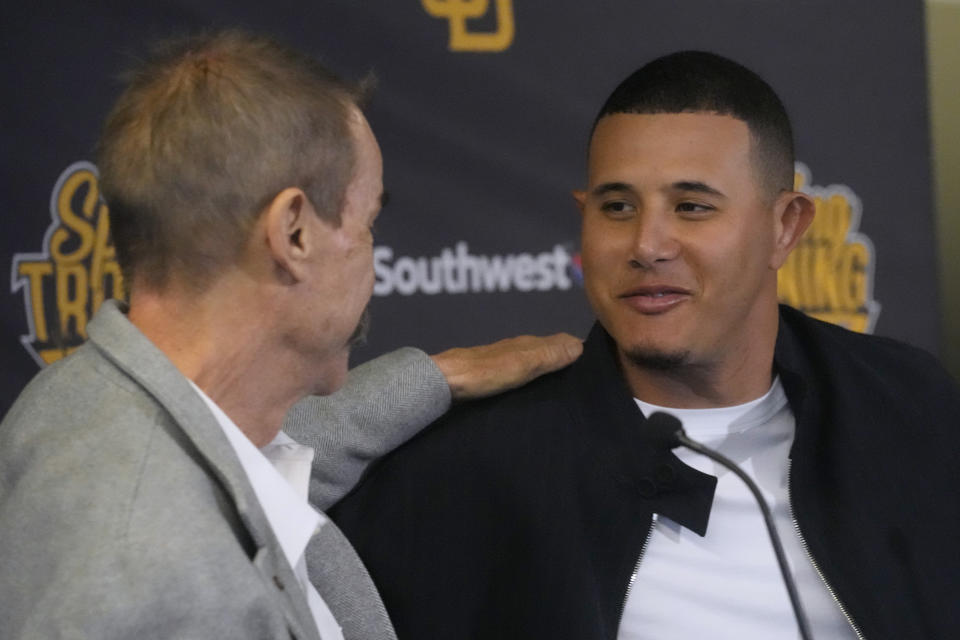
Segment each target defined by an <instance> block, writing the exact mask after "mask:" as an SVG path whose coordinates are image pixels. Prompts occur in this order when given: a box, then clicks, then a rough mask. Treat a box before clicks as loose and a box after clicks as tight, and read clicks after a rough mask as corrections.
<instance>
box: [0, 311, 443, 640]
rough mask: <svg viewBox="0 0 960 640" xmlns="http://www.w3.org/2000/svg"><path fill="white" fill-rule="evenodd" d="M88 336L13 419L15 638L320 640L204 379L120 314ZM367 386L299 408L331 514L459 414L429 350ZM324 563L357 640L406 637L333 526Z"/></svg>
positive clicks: (320, 584) (6, 505) (10, 480)
mask: <svg viewBox="0 0 960 640" xmlns="http://www.w3.org/2000/svg"><path fill="white" fill-rule="evenodd" d="M88 332H89V336H90V340H89V341H88V342H87V343H86V344H85V345H84V346H82V347H81V348H80V349H78V350H77V352H76V353H75V354H73V355H72V356H70V357H68V358H65V359H64V360H62V361H60V362H58V363H56V364H54V365H51V366H50V367H48V368H47V369H45V370H44V371H42V372H41V373H40V374H38V375H37V376H36V378H34V380H32V381H31V382H30V384H29V385H28V386H27V387H26V389H25V390H24V391H23V393H22V394H21V395H20V397H19V398H18V399H17V401H16V403H15V404H14V405H13V407H12V408H11V409H10V412H9V413H8V414H7V416H6V417H5V418H4V420H3V422H2V423H0V639H4V640H5V639H7V638H23V639H26V638H30V639H32V638H37V639H40V638H43V639H45V640H46V639H49V638H97V639H100V638H138V639H139V638H148V639H149V638H188V639H189V638H197V639H204V640H208V639H212V638H250V639H257V640H261V639H265V638H290V637H294V638H309V639H313V640H317V637H318V636H317V631H316V629H315V627H314V625H313V621H312V617H311V614H310V611H309V609H308V607H307V603H306V599H305V596H304V594H303V593H302V590H301V589H300V588H299V587H298V586H297V584H296V578H295V577H294V574H293V570H292V569H291V567H290V566H289V564H288V563H287V561H286V559H285V557H284V555H283V552H282V551H281V549H280V546H279V544H278V543H277V540H276V538H275V536H274V534H273V531H272V530H271V528H270V526H269V524H268V522H267V520H266V517H265V516H264V514H263V511H262V509H261V508H260V505H259V503H258V502H257V499H256V497H255V495H254V493H253V489H252V488H251V486H250V483H249V481H248V480H247V477H246V475H245V473H244V471H243V468H242V467H241V466H240V462H239V461H238V460H237V458H236V456H235V454H234V452H233V449H232V448H231V446H230V444H229V443H228V442H227V440H226V438H225V436H224V435H223V432H222V431H221V429H220V427H219V425H218V424H217V423H216V421H215V419H214V417H213V416H212V415H211V414H210V412H209V410H208V409H207V407H206V405H205V404H204V403H203V401H202V400H201V399H200V397H199V396H198V395H197V394H196V392H195V391H193V389H192V388H191V387H190V385H189V383H188V381H187V380H186V378H184V377H183V376H182V375H181V374H180V373H179V372H178V371H177V370H176V368H175V367H174V366H173V364H172V363H171V362H170V361H169V360H168V359H167V358H166V357H165V356H164V355H163V354H162V353H161V352H160V351H159V350H158V349H157V348H156V347H154V346H153V344H152V343H151V342H150V341H149V340H147V339H146V338H145V337H144V336H143V334H141V333H140V332H139V331H138V330H137V329H136V328H135V327H134V326H133V325H132V324H130V323H129V322H128V321H127V319H126V317H125V316H124V314H123V313H122V312H121V310H120V309H119V308H118V306H117V305H116V304H115V303H106V304H104V305H103V307H102V308H101V310H100V311H99V312H98V314H97V315H96V317H95V318H94V319H93V321H92V322H91V323H90V325H89V326H88ZM381 367H385V369H386V370H387V371H393V372H394V374H393V375H392V376H391V375H390V374H388V373H385V370H384V369H381ZM350 385H351V387H352V389H353V391H351V389H350V388H348V389H346V390H345V392H343V393H341V394H339V395H338V396H337V397H335V398H331V399H330V400H327V401H324V400H319V399H311V400H309V401H307V402H304V403H302V404H300V405H298V406H297V408H296V411H295V412H294V414H293V415H295V416H296V424H297V425H301V429H300V430H301V431H303V430H304V429H303V425H307V424H309V425H310V428H309V429H308V430H307V431H308V433H309V440H310V443H311V444H313V445H314V446H315V447H316V448H317V455H316V458H317V466H316V470H317V472H318V473H317V477H315V478H314V480H313V484H312V487H311V492H312V495H313V496H315V497H317V500H318V502H317V504H318V505H319V506H321V507H323V506H327V505H329V504H331V503H332V502H334V501H336V500H337V499H339V498H340V497H342V496H343V495H344V494H345V493H346V492H347V491H348V490H349V489H350V488H351V487H352V486H353V484H354V483H355V482H356V480H357V479H358V478H359V476H360V474H361V473H362V472H363V469H364V468H365V467H366V465H367V464H368V463H369V462H370V461H371V460H372V459H374V458H376V457H377V456H379V455H381V454H382V453H384V452H385V451H387V450H389V449H390V448H392V447H393V446H395V445H396V444H398V443H399V442H402V441H403V440H405V439H406V438H407V437H409V436H410V435H412V434H413V433H415V432H416V431H417V430H418V429H419V428H420V427H422V426H423V425H424V424H426V423H427V422H429V421H430V420H431V419H432V418H434V417H436V416H437V415H439V414H440V413H442V412H443V411H444V410H445V409H446V407H447V405H448V404H449V392H447V391H446V385H445V384H444V383H443V378H442V376H441V374H440V373H439V371H438V370H437V369H436V367H434V366H432V364H431V361H430V360H429V358H427V357H426V355H425V354H423V353H422V352H418V351H416V350H413V349H408V350H402V351H400V352H396V353H394V354H390V355H389V356H387V357H386V360H384V361H383V362H380V363H375V364H373V365H372V366H367V367H365V368H364V369H363V370H360V371H356V372H354V373H352V374H351V383H350ZM397 400H400V401H399V402H396V404H392V405H391V403H394V402H395V401H397ZM388 405H390V406H391V409H390V410H389V411H387V410H385V407H386V406H388ZM388 422H389V423H390V424H389V425H388V424H387V423H388ZM301 439H303V438H301ZM307 556H308V566H309V570H310V574H311V578H312V580H313V581H314V583H315V584H316V586H317V589H318V591H319V592H320V594H321V596H323V598H324V599H325V600H326V601H327V604H328V605H329V606H330V608H331V610H332V611H333V613H334V615H335V616H336V617H337V620H338V622H339V623H340V624H341V626H342V627H343V629H344V635H345V637H346V638H348V639H353V638H356V639H358V640H359V639H364V640H366V639H379V638H385V639H390V638H393V637H394V633H393V629H392V628H391V626H390V623H389V620H388V618H387V617H386V614H385V612H384V610H383V605H382V603H381V602H380V598H379V596H378V595H377V593H376V590H375V589H374V587H373V585H372V583H371V582H370V579H369V576H368V575H367V573H366V570H365V569H364V568H363V565H362V564H361V563H360V560H359V559H358V558H357V556H356V554H355V553H354V552H353V549H352V548H351V547H350V545H349V544H348V543H347V542H346V540H345V539H344V538H343V536H342V535H341V534H340V533H339V531H338V530H337V529H336V527H335V526H332V523H331V524H330V525H329V526H328V525H325V526H324V527H323V528H322V529H321V533H320V534H319V535H317V536H315V538H314V540H312V541H311V543H310V545H309V546H308V551H307Z"/></svg>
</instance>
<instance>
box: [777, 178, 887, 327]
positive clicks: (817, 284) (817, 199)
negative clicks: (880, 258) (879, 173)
mask: <svg viewBox="0 0 960 640" xmlns="http://www.w3.org/2000/svg"><path fill="white" fill-rule="evenodd" d="M795 182H796V187H795V188H796V189H799V190H800V191H803V192H804V193H806V194H807V195H809V196H811V197H812V198H813V201H814V204H815V206H816V210H817V213H816V216H815V217H814V219H813V224H811V225H810V228H809V229H807V232H806V233H805V234H804V235H803V237H802V238H801V239H800V242H799V243H798V244H797V246H796V248H794V250H793V253H791V254H790V257H789V258H788V259H787V262H786V264H784V266H783V267H782V268H781V269H780V272H779V273H778V274H777V276H778V277H777V284H778V291H779V297H780V301H781V302H784V303H786V304H789V305H790V306H792V307H796V308H797V309H800V310H801V311H803V312H805V313H807V314H809V315H811V316H814V317H816V318H819V319H820V320H825V321H827V322H832V323H834V324H838V325H840V326H842V327H846V328H847V329H851V330H853V331H859V332H861V333H870V332H871V331H873V328H874V326H876V323H877V317H878V316H879V315H880V303H879V302H877V301H876V300H875V299H874V297H873V283H874V270H875V256H876V251H875V249H874V247H873V242H871V241H870V238H868V237H867V236H866V235H864V234H863V233H862V232H861V231H860V218H861V216H862V214H863V205H862V204H861V202H860V198H859V197H857V194H855V193H854V192H853V190H852V189H850V187H848V186H846V185H842V184H833V185H829V186H826V187H821V186H816V185H813V184H812V180H811V174H810V169H808V168H807V166H806V165H804V164H802V163H799V162H798V163H797V165H796V173H795Z"/></svg>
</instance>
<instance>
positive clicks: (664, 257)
mask: <svg viewBox="0 0 960 640" xmlns="http://www.w3.org/2000/svg"><path fill="white" fill-rule="evenodd" d="M679 253H680V243H679V242H678V241H677V237H676V229H675V228H674V225H673V224H672V222H671V220H670V219H669V217H668V216H665V215H658V214H651V213H649V212H648V213H645V214H644V215H640V216H637V218H636V220H635V221H634V224H633V242H632V244H631V252H630V265H631V266H633V267H636V268H639V269H653V268H655V267H656V265H657V263H659V262H666V261H669V260H673V259H674V258H676V257H677V255H679Z"/></svg>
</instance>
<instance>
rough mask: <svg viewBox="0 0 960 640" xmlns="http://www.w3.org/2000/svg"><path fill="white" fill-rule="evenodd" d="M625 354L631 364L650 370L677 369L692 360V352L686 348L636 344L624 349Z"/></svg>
mask: <svg viewBox="0 0 960 640" xmlns="http://www.w3.org/2000/svg"><path fill="white" fill-rule="evenodd" d="M623 355H624V356H625V357H626V359H627V360H628V361H629V362H630V363H631V364H633V365H635V366H637V367H640V368H641V369H648V370H650V371H664V372H667V371H675V370H677V369H680V368H682V367H683V366H685V365H687V364H688V363H689V362H690V352H689V351H687V350H684V349H677V350H668V349H663V348H660V347H653V346H634V347H630V348H628V349H624V350H623Z"/></svg>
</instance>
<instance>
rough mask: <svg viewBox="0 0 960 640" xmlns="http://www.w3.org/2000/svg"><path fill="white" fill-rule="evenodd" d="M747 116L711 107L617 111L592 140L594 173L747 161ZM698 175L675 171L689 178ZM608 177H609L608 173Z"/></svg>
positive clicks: (600, 124)
mask: <svg viewBox="0 0 960 640" xmlns="http://www.w3.org/2000/svg"><path fill="white" fill-rule="evenodd" d="M751 144H752V140H751V135H750V130H749V127H748V126H747V124H746V122H744V121H743V120H739V119H737V118H734V117H732V116H729V115H721V114H716V113H711V112H683V113H643V114H636V113H617V114H611V115H608V116H604V117H603V118H601V119H600V121H599V122H598V123H597V127H596V129H595V130H594V133H593V137H592V138H591V141H590V151H589V155H588V166H589V171H590V174H591V178H594V177H596V176H595V175H594V174H595V173H596V172H598V171H602V172H604V173H607V172H610V171H613V172H617V171H620V170H624V171H626V170H629V169H630V168H632V167H642V168H644V169H655V170H661V169H662V170H664V171H667V170H669V171H675V170H678V169H681V168H683V167H685V166H690V168H691V169H693V168H696V167H702V168H707V167H711V166H722V165H732V164H733V163H738V164H741V165H743V166H744V167H746V162H747V161H748V160H749V155H750V151H751ZM691 177H695V176H674V177H673V178H671V179H686V178H691ZM603 179H604V180H610V179H612V178H610V177H609V176H605V177H604V178H603Z"/></svg>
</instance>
